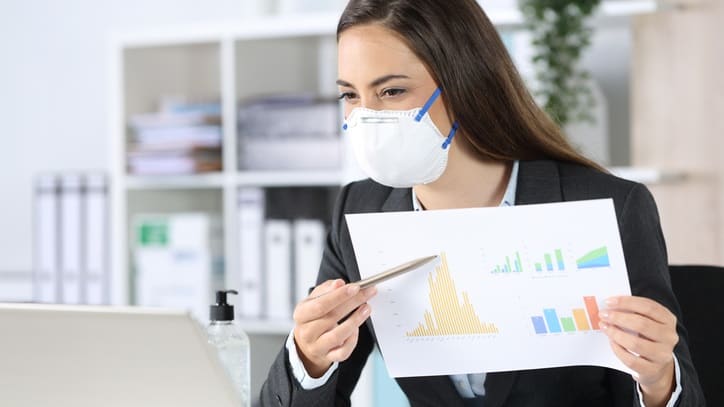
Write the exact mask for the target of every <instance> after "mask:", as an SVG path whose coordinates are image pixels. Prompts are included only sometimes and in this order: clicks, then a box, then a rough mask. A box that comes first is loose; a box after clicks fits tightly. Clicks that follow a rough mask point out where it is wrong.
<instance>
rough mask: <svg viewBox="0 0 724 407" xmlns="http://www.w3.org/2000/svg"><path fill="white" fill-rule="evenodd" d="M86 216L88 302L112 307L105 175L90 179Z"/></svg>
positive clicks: (86, 291)
mask: <svg viewBox="0 0 724 407" xmlns="http://www.w3.org/2000/svg"><path fill="white" fill-rule="evenodd" d="M84 212H85V213H84V216H85V218H84V219H85V221H84V230H83V235H84V241H85V249H84V253H85V258H84V264H83V273H82V274H83V277H84V278H83V279H84V281H85V296H84V297H85V302H86V303H87V304H91V305H100V304H109V303H110V290H109V281H110V276H109V271H108V268H109V267H108V200H107V184H106V178H105V176H104V175H103V174H89V175H87V176H86V178H85V211H84Z"/></svg>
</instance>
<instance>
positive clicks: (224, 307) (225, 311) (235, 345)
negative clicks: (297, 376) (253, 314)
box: [207, 290, 251, 407]
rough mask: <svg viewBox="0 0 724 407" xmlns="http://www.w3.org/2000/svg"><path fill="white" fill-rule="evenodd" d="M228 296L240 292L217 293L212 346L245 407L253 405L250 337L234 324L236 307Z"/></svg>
mask: <svg viewBox="0 0 724 407" xmlns="http://www.w3.org/2000/svg"><path fill="white" fill-rule="evenodd" d="M227 294H238V292H236V291H234V290H226V291H217V292H216V304H214V305H212V306H211V309H210V314H209V315H210V318H209V319H210V320H211V323H210V324H209V327H208V329H207V333H208V335H209V343H211V344H212V345H214V346H215V347H216V349H217V351H218V352H219V359H221V363H222V364H223V365H224V367H225V368H226V371H227V373H228V374H229V377H230V378H231V381H232V382H233V384H234V387H235V388H236V389H237V391H238V392H239V395H240V396H241V400H242V406H244V407H249V406H250V405H251V398H250V394H249V391H250V390H249V387H250V384H249V381H250V375H251V372H250V364H249V337H248V336H247V335H246V333H244V331H242V330H241V329H239V327H237V326H236V325H235V324H234V306H233V305H229V304H228V303H227V302H226V295H227Z"/></svg>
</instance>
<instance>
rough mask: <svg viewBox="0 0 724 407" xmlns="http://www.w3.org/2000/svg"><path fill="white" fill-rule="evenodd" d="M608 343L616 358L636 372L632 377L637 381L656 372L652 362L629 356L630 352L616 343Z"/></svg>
mask: <svg viewBox="0 0 724 407" xmlns="http://www.w3.org/2000/svg"><path fill="white" fill-rule="evenodd" d="M609 343H610V344H611V349H612V350H613V353H614V354H615V355H616V357H618V359H619V360H620V361H621V362H622V363H623V364H624V365H626V366H627V367H628V368H629V369H631V370H633V371H634V372H636V376H634V378H635V379H636V380H639V378H641V377H644V378H645V377H651V376H652V375H654V374H655V373H656V372H657V367H656V365H654V364H653V363H652V362H650V361H648V360H646V359H644V358H640V357H637V356H636V355H633V354H631V352H629V351H627V350H626V349H625V348H624V347H623V346H621V345H619V344H618V343H616V342H613V341H609Z"/></svg>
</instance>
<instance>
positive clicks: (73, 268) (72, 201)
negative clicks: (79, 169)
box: [59, 174, 85, 304]
mask: <svg viewBox="0 0 724 407" xmlns="http://www.w3.org/2000/svg"><path fill="white" fill-rule="evenodd" d="M81 184H82V181H81V176H80V175H78V174H68V175H64V176H63V177H61V195H60V216H61V222H60V239H61V240H60V279H61V287H62V288H61V295H60V298H59V301H60V302H63V303H65V304H81V303H83V300H84V299H83V295H82V292H83V291H84V290H82V289H81V286H83V285H84V284H85V282H84V281H82V278H81V256H82V255H83V246H84V244H85V242H83V239H82V238H81V230H82V222H83V216H82V215H83V208H82V205H83V198H82V194H81Z"/></svg>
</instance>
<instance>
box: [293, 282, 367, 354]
mask: <svg viewBox="0 0 724 407" xmlns="http://www.w3.org/2000/svg"><path fill="white" fill-rule="evenodd" d="M376 293H377V289H376V288H374V287H369V288H366V289H364V290H362V291H360V292H359V293H357V294H356V295H355V296H354V297H352V298H350V299H349V300H347V301H346V302H344V303H343V304H340V305H339V306H337V308H335V309H333V310H332V311H330V312H329V313H328V314H327V315H325V316H323V317H321V318H319V319H315V320H312V321H307V322H305V323H303V324H300V325H298V331H297V332H298V333H297V337H298V338H300V340H302V341H305V342H307V343H311V342H314V341H316V340H317V339H318V338H319V337H321V336H322V335H324V334H325V333H327V332H329V331H331V330H332V329H334V328H336V327H337V326H338V325H339V323H340V322H341V320H342V319H343V318H344V317H347V316H348V315H349V314H350V313H351V312H352V311H354V310H355V309H357V308H358V307H359V306H360V305H362V304H364V303H365V302H367V300H369V299H370V298H372V297H373V296H374V295H375V294H376ZM342 322H343V321H342Z"/></svg>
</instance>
